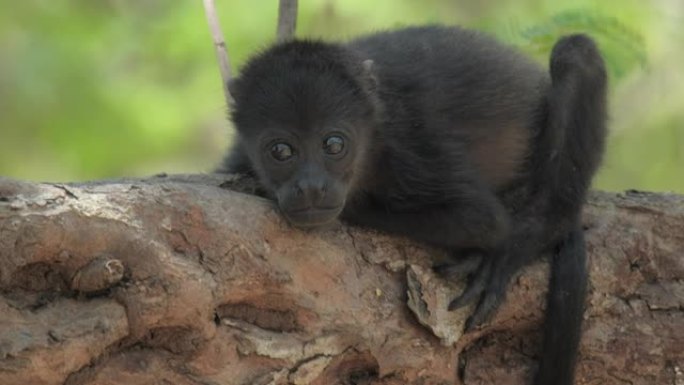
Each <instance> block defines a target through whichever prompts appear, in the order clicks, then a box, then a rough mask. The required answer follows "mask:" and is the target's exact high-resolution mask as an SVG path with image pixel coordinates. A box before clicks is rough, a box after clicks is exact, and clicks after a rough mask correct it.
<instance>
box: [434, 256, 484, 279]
mask: <svg viewBox="0 0 684 385" xmlns="http://www.w3.org/2000/svg"><path fill="white" fill-rule="evenodd" d="M483 259H484V257H483V256H482V254H479V253H477V254H476V253H473V254H469V255H467V256H464V257H462V258H459V259H453V260H449V261H448V262H444V263H440V264H436V265H434V266H433V267H432V270H433V271H434V272H435V273H436V274H437V275H439V276H441V277H442V278H444V279H448V280H450V281H460V280H462V279H464V278H466V277H467V276H469V275H470V274H472V273H474V272H476V271H477V270H478V269H479V268H480V266H481V265H482V263H483Z"/></svg>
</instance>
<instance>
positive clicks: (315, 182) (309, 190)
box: [295, 179, 327, 205]
mask: <svg viewBox="0 0 684 385" xmlns="http://www.w3.org/2000/svg"><path fill="white" fill-rule="evenodd" d="M295 189H296V190H297V195H299V196H301V197H304V198H305V199H306V200H307V201H308V202H309V203H311V204H312V205H316V204H318V203H320V202H321V201H322V200H323V198H324V197H325V194H326V192H327V186H326V184H325V181H323V180H319V179H305V180H300V181H298V182H297V183H296V184H295Z"/></svg>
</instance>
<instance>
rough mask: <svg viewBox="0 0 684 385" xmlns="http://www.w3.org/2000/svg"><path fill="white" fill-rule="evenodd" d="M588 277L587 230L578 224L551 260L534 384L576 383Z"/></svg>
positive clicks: (560, 384)
mask: <svg viewBox="0 0 684 385" xmlns="http://www.w3.org/2000/svg"><path fill="white" fill-rule="evenodd" d="M587 277H588V274H587V269H586V251H585V243H584V232H583V230H582V228H581V227H578V228H576V229H575V230H573V232H572V233H570V235H569V236H568V238H567V239H566V240H565V241H563V242H562V243H561V244H560V245H559V248H558V251H557V254H556V255H555V257H554V258H553V262H552V264H551V281H550V285H549V286H550V287H549V295H548V298H547V306H546V321H545V322H544V343H543V347H542V357H541V361H540V363H539V370H538V371H537V375H536V378H535V380H534V384H535V385H566V384H567V385H570V384H573V383H574V372H575V362H576V358H577V348H578V346H579V341H580V335H581V329H582V317H583V313H584V300H585V297H586V291H587Z"/></svg>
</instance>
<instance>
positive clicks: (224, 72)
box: [202, 0, 233, 105]
mask: <svg viewBox="0 0 684 385" xmlns="http://www.w3.org/2000/svg"><path fill="white" fill-rule="evenodd" d="M202 1H203V3H204V14H205V15H206V17H207V24H209V31H210V32H211V38H212V40H213V41H214V49H215V50H216V59H217V60H218V64H219V70H220V71H221V81H222V82H223V95H224V96H225V98H226V102H227V103H228V105H230V104H231V102H232V100H233V98H232V96H231V95H230V90H229V89H228V82H229V81H230V79H231V71H230V59H229V57H228V48H227V47H226V42H225V40H224V38H223V32H221V25H220V24H219V19H218V14H217V13H216V5H215V4H214V0H202Z"/></svg>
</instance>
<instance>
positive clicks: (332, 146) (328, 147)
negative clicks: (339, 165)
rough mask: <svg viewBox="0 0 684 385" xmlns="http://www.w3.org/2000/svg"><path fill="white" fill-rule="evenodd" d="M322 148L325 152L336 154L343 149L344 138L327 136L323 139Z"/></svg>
mask: <svg viewBox="0 0 684 385" xmlns="http://www.w3.org/2000/svg"><path fill="white" fill-rule="evenodd" d="M323 150H325V153H326V154H329V155H337V154H339V153H341V152H342V150H344V139H343V138H342V137H341V136H337V135H333V136H329V137H328V138H327V139H325V140H324V141H323Z"/></svg>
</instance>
